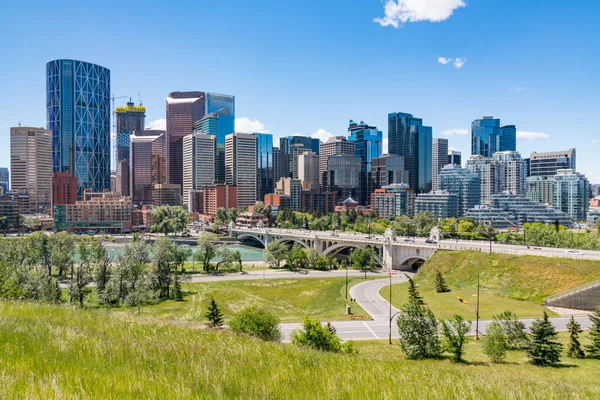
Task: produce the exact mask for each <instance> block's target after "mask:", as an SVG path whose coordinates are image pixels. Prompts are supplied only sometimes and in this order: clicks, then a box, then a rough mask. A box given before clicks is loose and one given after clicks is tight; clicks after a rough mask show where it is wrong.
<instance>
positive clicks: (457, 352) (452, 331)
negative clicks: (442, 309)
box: [442, 315, 471, 362]
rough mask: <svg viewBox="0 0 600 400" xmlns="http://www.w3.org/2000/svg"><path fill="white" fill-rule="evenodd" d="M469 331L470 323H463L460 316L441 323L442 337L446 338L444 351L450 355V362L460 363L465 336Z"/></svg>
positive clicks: (463, 320)
mask: <svg viewBox="0 0 600 400" xmlns="http://www.w3.org/2000/svg"><path fill="white" fill-rule="evenodd" d="M470 330H471V321H465V319H464V318H463V317H462V316H460V315H455V316H454V319H453V320H449V321H442V335H444V338H446V350H447V351H449V352H450V353H452V361H454V362H461V361H462V355H463V347H464V345H465V342H466V341H467V337H466V334H467V333H469V331H470Z"/></svg>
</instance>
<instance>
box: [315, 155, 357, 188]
mask: <svg viewBox="0 0 600 400" xmlns="http://www.w3.org/2000/svg"><path fill="white" fill-rule="evenodd" d="M361 171H362V160H361V158H360V157H358V156H354V155H348V154H339V155H335V156H329V157H328V161H327V172H326V174H327V175H326V180H325V187H324V188H322V189H323V190H324V191H328V192H335V194H336V198H338V199H345V198H347V197H356V195H357V194H358V192H359V187H360V173H361Z"/></svg>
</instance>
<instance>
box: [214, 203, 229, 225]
mask: <svg viewBox="0 0 600 400" xmlns="http://www.w3.org/2000/svg"><path fill="white" fill-rule="evenodd" d="M227 222H229V218H228V216H227V210H226V209H225V208H223V207H219V208H218V209H217V212H216V213H215V224H217V225H225V224H226V223H227Z"/></svg>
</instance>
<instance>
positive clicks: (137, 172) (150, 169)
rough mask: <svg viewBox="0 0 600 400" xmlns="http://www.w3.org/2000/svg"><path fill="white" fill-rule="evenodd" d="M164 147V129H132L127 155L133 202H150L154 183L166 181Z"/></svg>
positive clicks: (165, 150) (165, 151) (158, 183)
mask: <svg viewBox="0 0 600 400" xmlns="http://www.w3.org/2000/svg"><path fill="white" fill-rule="evenodd" d="M182 141H183V140H182ZM182 144H183V143H182ZM166 147H167V146H166V138H165V131H160V130H147V131H133V134H132V135H131V147H130V157H129V169H130V173H129V177H130V179H129V187H130V190H129V191H130V194H131V198H132V200H133V202H134V203H136V204H149V203H152V190H153V189H154V185H160V184H164V183H165V182H166V180H167V160H166V159H167V157H166V156H167V149H166ZM182 150H183V147H182ZM182 172H183V171H182ZM180 190H181V189H180Z"/></svg>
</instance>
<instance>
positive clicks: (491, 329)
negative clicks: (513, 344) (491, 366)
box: [482, 321, 508, 363]
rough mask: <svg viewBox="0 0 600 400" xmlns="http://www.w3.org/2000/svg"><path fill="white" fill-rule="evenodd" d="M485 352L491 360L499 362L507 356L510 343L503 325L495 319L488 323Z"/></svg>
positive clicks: (484, 341)
mask: <svg viewBox="0 0 600 400" xmlns="http://www.w3.org/2000/svg"><path fill="white" fill-rule="evenodd" d="M482 346H483V354H485V355H486V356H488V358H489V359H490V361H491V362H493V363H499V362H502V360H504V358H505V357H506V349H507V346H508V343H507V341H506V335H505V334H504V331H503V330H502V326H501V325H500V324H499V323H498V322H496V321H494V322H492V323H491V324H489V325H488V327H487V329H486V332H485V337H484V338H483V344H482Z"/></svg>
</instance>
